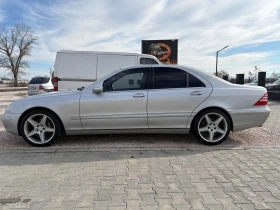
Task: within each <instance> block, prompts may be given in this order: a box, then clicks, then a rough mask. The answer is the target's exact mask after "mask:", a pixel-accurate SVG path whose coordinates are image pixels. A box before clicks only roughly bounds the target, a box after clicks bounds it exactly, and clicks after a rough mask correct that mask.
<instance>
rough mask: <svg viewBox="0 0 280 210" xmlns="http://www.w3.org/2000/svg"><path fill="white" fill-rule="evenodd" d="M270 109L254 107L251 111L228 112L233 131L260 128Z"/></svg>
mask: <svg viewBox="0 0 280 210" xmlns="http://www.w3.org/2000/svg"><path fill="white" fill-rule="evenodd" d="M269 114H270V109H269V108H268V107H267V106H266V107H254V108H251V109H242V110H230V115H231V118H232V122H233V131H240V130H244V129H248V128H253V127H259V126H262V125H263V124H264V123H265V121H266V120H267V118H268V117H269Z"/></svg>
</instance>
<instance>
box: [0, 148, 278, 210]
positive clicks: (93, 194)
mask: <svg viewBox="0 0 280 210" xmlns="http://www.w3.org/2000/svg"><path fill="white" fill-rule="evenodd" d="M279 149H280V148H277V147H274V148H272V147H267V148H265V147H262V148H261V147H255V148H232V149H225V148H222V147H220V148H219V147H210V148H205V147H204V148H202V147H201V148H192V149H186V148H181V149H180V148H177V149H160V148H158V149H153V150H152V149H151V150H149V149H148V148H146V149H138V150H128V149H114V150H111V151H110V150H109V149H104V150H103V151H94V150H93V149H92V150H90V149H85V150H82V149H50V148H48V149H30V150H0V191H1V193H0V209H17V210H19V209H34V210H39V209H44V210H56V209H67V210H69V209H79V210H86V209H106V210H107V209H114V210H118V209H120V210H121V209H131V210H138V209H142V210H148V209H177V210H181V209H182V210H187V209H213V210H219V209H229V210H234V209H240V210H242V209H246V210H247V209H280V190H279V189H280V150H279Z"/></svg>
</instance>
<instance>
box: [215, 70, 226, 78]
mask: <svg viewBox="0 0 280 210" xmlns="http://www.w3.org/2000/svg"><path fill="white" fill-rule="evenodd" d="M217 73H218V75H217V76H218V77H220V78H223V76H228V75H229V73H228V72H226V71H225V70H221V71H218V72H217ZM213 75H215V76H216V72H214V73H213Z"/></svg>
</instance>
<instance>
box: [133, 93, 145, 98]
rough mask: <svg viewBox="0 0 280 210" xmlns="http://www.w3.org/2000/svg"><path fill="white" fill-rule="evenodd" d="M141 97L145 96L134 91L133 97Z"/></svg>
mask: <svg viewBox="0 0 280 210" xmlns="http://www.w3.org/2000/svg"><path fill="white" fill-rule="evenodd" d="M143 97H145V95H144V94H143V93H136V94H135V95H133V98H143Z"/></svg>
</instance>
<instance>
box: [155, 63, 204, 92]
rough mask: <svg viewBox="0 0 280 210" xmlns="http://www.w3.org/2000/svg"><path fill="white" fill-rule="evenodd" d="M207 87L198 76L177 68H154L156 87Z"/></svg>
mask: <svg viewBox="0 0 280 210" xmlns="http://www.w3.org/2000/svg"><path fill="white" fill-rule="evenodd" d="M187 87H205V84H204V83H203V82H201V81H200V80H199V79H198V78H196V77H195V76H193V75H192V74H189V73H188V72H186V71H183V70H181V69H177V68H168V67H165V68H164V67H158V68H154V89H167V88H187Z"/></svg>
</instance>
